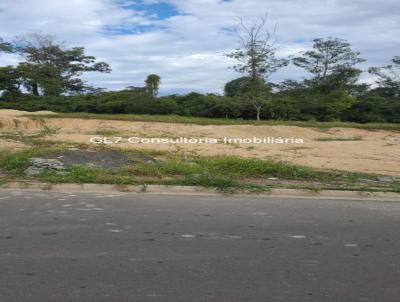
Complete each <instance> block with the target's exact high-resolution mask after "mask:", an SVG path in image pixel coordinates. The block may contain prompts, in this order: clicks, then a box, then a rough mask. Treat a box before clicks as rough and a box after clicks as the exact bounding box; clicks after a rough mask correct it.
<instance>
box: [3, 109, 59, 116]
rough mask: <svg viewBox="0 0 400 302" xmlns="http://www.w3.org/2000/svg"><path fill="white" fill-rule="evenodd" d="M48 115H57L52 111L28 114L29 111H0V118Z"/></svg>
mask: <svg viewBox="0 0 400 302" xmlns="http://www.w3.org/2000/svg"><path fill="white" fill-rule="evenodd" d="M27 114H30V115H48V114H57V113H55V112H53V111H45V110H42V111H35V112H29V111H22V110H13V109H0V116H21V115H27Z"/></svg>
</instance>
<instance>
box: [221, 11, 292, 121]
mask: <svg viewBox="0 0 400 302" xmlns="http://www.w3.org/2000/svg"><path fill="white" fill-rule="evenodd" d="M266 22H267V16H266V15H265V16H263V17H260V20H259V21H258V22H255V23H253V24H251V25H250V26H249V25H246V23H245V22H244V21H243V19H240V21H239V25H238V27H237V30H236V33H237V36H238V37H239V41H240V42H239V43H240V44H239V47H238V48H237V49H236V50H234V51H233V52H231V53H229V54H227V56H228V57H229V58H233V59H235V60H237V61H238V63H237V64H236V65H235V66H234V69H235V70H236V71H237V72H240V73H245V74H247V75H248V78H250V79H251V80H250V82H249V83H246V82H247V80H246V77H243V78H241V79H240V80H239V81H238V82H236V83H235V82H234V83H232V82H231V83H228V84H227V86H225V88H226V90H227V89H228V92H229V89H230V88H232V86H233V87H234V86H235V85H236V86H237V84H239V86H240V85H242V87H241V88H239V89H242V88H245V89H248V90H247V91H245V92H244V94H243V97H244V98H245V99H246V100H248V101H249V103H250V104H251V106H253V107H254V108H255V110H256V118H257V120H259V119H260V112H261V109H262V108H263V107H264V106H265V105H267V103H268V101H269V100H270V98H271V89H270V85H268V82H266V80H267V79H268V76H269V75H270V74H271V73H274V72H276V71H277V70H278V69H279V68H281V67H284V66H286V65H287V64H288V61H287V60H286V59H279V58H277V57H276V55H275V52H276V50H277V45H276V38H275V29H274V30H273V31H272V32H271V31H269V30H268V29H266ZM243 84H245V85H244V86H243ZM242 91H243V90H242ZM226 92H227V91H226Z"/></svg>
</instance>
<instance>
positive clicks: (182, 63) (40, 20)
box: [0, 0, 400, 95]
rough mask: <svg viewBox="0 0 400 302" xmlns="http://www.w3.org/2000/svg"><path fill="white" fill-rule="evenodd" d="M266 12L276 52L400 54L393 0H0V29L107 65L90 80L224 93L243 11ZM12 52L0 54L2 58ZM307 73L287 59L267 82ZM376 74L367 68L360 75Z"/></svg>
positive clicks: (11, 60)
mask: <svg viewBox="0 0 400 302" xmlns="http://www.w3.org/2000/svg"><path fill="white" fill-rule="evenodd" d="M265 13H267V14H268V22H267V27H268V28H269V29H273V28H274V27H275V26H276V38H277V41H278V42H277V43H278V44H277V45H278V50H277V56H278V57H286V56H289V55H296V54H297V53H298V52H299V51H304V50H307V49H309V48H311V47H312V40H313V39H314V38H324V37H338V38H342V39H346V40H348V41H349V42H350V43H351V44H352V45H353V49H354V50H357V51H360V52H361V56H362V57H363V58H364V59H366V60H367V62H365V63H362V64H360V65H359V67H360V68H361V69H362V70H367V69H368V67H369V66H381V65H386V64H388V63H389V61H390V59H391V58H393V57H394V56H395V55H400V39H399V37H400V17H399V16H400V1H399V0H380V1H376V0H351V1H350V0H225V1H224V0H165V1H162V0H135V1H133V0H67V1H66V0H1V1H0V37H3V38H4V39H5V40H9V41H12V40H13V39H14V37H15V36H18V35H22V34H26V33H30V32H40V33H43V34H53V35H56V36H57V37H58V39H59V40H60V41H63V42H65V43H66V45H67V46H69V47H73V46H84V47H85V49H86V52H87V54H89V55H93V56H95V57H97V59H98V60H101V61H105V62H107V63H109V64H110V65H111V67H112V72H111V73H109V74H100V73H87V74H85V76H84V78H85V79H86V80H87V81H88V82H89V83H90V84H93V85H95V86H96V87H102V88H106V89H109V90H119V89H123V88H124V87H127V86H143V85H144V80H145V78H146V76H147V75H148V74H151V73H156V74H158V75H160V76H161V81H162V82H161V87H160V93H161V94H163V95H165V94H173V93H177V94H182V93H187V92H190V91H197V92H202V93H205V92H209V93H222V91H223V86H224V84H225V83H226V82H227V81H229V80H232V79H234V78H237V77H239V76H241V75H240V74H238V73H236V72H235V71H234V70H233V69H232V68H231V67H232V65H234V61H232V59H229V58H227V57H226V56H225V54H226V53H229V52H230V51H231V50H233V49H235V48H236V47H237V46H238V38H237V36H236V35H235V33H234V28H235V26H236V25H237V23H238V19H239V18H243V19H244V20H246V22H249V24H250V23H251V22H255V21H257V20H258V18H259V17H260V16H262V15H264V14H265ZM18 59H19V58H18V57H17V55H7V54H1V55H0V65H5V64H11V65H12V64H15V63H16V62H17V61H18ZM309 76H310V75H309V74H307V73H305V72H304V71H303V70H302V69H300V68H298V67H295V66H293V65H290V66H288V67H285V68H283V69H281V70H279V71H278V72H276V73H275V74H273V75H272V76H271V77H270V80H271V81H272V82H279V81H282V80H284V79H298V80H300V79H302V78H307V77H309ZM361 80H362V81H364V82H372V81H373V79H372V78H371V76H370V75H368V73H364V74H363V75H362V78H361Z"/></svg>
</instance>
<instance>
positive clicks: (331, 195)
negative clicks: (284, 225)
mask: <svg viewBox="0 0 400 302" xmlns="http://www.w3.org/2000/svg"><path fill="white" fill-rule="evenodd" d="M0 189H5V190H31V191H38V190H39V191H42V190H48V191H53V192H76V193H78V192H82V193H84V192H87V193H100V192H101V193H105V192H123V193H136V194H156V195H194V196H224V195H225V196H226V195H230V196H233V197H235V196H237V197H254V198H271V197H275V198H315V199H321V198H323V199H347V200H371V201H372V200H374V201H400V193H394V192H365V191H341V190H321V191H318V192H314V191H308V190H299V189H272V190H271V191H269V192H263V193H260V194H256V193H246V194H242V193H239V194H227V193H224V192H220V191H218V190H216V189H209V188H202V187H195V186H165V185H147V186H145V187H144V186H134V185H124V186H122V185H109V184H49V183H40V182H29V181H20V182H11V183H6V184H3V185H0Z"/></svg>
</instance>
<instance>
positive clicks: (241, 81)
mask: <svg viewBox="0 0 400 302" xmlns="http://www.w3.org/2000/svg"><path fill="white" fill-rule="evenodd" d="M251 81H252V78H251V77H241V78H237V79H235V80H232V81H230V82H228V83H226V84H225V86H224V93H225V96H227V97H235V96H240V95H243V94H245V93H247V92H249V89H251Z"/></svg>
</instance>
